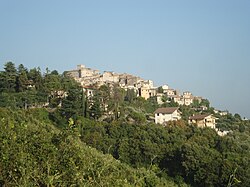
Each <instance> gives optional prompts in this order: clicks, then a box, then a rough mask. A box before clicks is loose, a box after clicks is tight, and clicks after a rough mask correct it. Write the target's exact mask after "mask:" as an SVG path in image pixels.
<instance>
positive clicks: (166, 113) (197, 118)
mask: <svg viewBox="0 0 250 187" xmlns="http://www.w3.org/2000/svg"><path fill="white" fill-rule="evenodd" d="M154 114H155V123H156V124H161V125H166V124H167V122H169V121H177V120H180V119H181V112H180V111H179V107H165V108H158V109H157V110H156V111H155V112H154ZM216 119H217V118H215V117H214V116H213V115H212V114H197V115H193V116H190V117H189V120H188V123H189V124H196V125H197V127H200V128H204V127H209V128H212V129H215V130H216V132H217V133H218V135H220V136H224V135H226V134H228V133H229V131H220V130H219V129H218V128H216Z"/></svg>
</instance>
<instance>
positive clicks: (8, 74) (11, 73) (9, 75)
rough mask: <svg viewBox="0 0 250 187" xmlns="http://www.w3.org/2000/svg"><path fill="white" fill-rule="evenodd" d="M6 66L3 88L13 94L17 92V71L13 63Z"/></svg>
mask: <svg viewBox="0 0 250 187" xmlns="http://www.w3.org/2000/svg"><path fill="white" fill-rule="evenodd" d="M4 66H5V67H4V70H5V71H4V83H3V87H4V88H5V90H6V91H7V92H10V93H13V92H15V91H16V81H17V70H16V67H15V64H14V63H13V62H7V63H6V64H5V65H4Z"/></svg>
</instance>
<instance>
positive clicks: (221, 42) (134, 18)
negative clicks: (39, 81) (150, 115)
mask: <svg viewBox="0 0 250 187" xmlns="http://www.w3.org/2000/svg"><path fill="white" fill-rule="evenodd" d="M7 61H13V62H14V63H15V64H16V65H19V64H24V65H25V66H26V67H28V68H33V67H41V69H43V70H44V69H45V68H46V67H48V68H49V69H50V70H54V69H56V70H58V71H59V72H63V71H65V70H71V69H75V68H76V65H77V64H85V65H86V66H88V67H92V68H94V69H99V70H101V71H104V70H107V71H109V70H110V71H111V70H112V71H116V72H119V73H123V72H127V73H131V74H135V75H139V76H141V77H142V78H144V79H151V80H153V81H154V82H155V85H156V86H159V85H162V84H168V85H169V86H170V87H172V88H175V89H178V90H180V91H186V90H189V91H191V92H192V93H193V94H194V95H198V96H203V97H205V98H207V99H209V100H210V102H211V104H212V106H214V107H216V108H218V109H221V110H226V109H227V110H229V111H230V112H232V113H240V114H241V116H242V117H244V116H245V117H248V118H250V84H249V82H250V0H113V1H110V0H99V1H98V0H88V1H87V0H67V1H66V0H42V1H34V0H0V63H1V64H0V65H1V69H2V68H3V66H4V64H5V63H6V62H7Z"/></svg>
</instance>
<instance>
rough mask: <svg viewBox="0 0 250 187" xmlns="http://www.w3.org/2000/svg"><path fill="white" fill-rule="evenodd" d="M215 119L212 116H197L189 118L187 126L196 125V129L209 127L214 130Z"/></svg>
mask: <svg viewBox="0 0 250 187" xmlns="http://www.w3.org/2000/svg"><path fill="white" fill-rule="evenodd" d="M215 120H216V118H215V117H214V116H212V114H199V115H194V116H191V117H189V124H196V125H197V126H198V127H202V128H203V127H210V128H212V129H216V127H215V124H216V123H215Z"/></svg>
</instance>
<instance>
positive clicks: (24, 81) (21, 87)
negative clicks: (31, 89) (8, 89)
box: [17, 64, 28, 92]
mask: <svg viewBox="0 0 250 187" xmlns="http://www.w3.org/2000/svg"><path fill="white" fill-rule="evenodd" d="M27 73H28V70H27V68H25V67H24V65H23V64H20V65H19V66H18V77H17V91H18V92H24V91H25V90H27V87H28V76H27Z"/></svg>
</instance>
